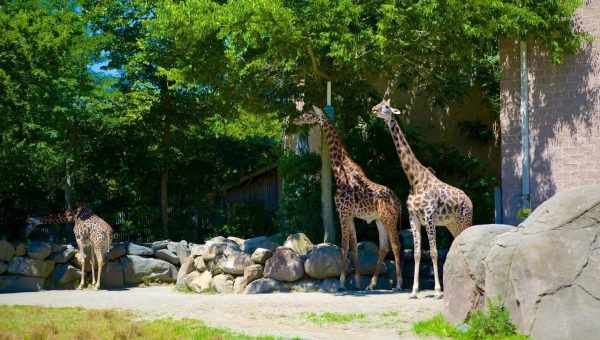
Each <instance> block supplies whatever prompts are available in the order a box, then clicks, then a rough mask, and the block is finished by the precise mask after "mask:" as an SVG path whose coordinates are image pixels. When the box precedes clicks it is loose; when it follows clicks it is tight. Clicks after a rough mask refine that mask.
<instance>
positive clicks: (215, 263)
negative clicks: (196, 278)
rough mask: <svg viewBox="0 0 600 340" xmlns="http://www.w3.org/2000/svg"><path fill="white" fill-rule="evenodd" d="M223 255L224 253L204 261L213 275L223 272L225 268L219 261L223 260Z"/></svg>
mask: <svg viewBox="0 0 600 340" xmlns="http://www.w3.org/2000/svg"><path fill="white" fill-rule="evenodd" d="M222 257H223V255H219V256H218V257H216V258H215V259H214V260H212V261H204V263H206V269H208V271H210V272H211V273H212V274H213V275H219V274H223V269H221V267H220V266H219V261H221V258H222Z"/></svg>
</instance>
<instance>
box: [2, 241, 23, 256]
mask: <svg viewBox="0 0 600 340" xmlns="http://www.w3.org/2000/svg"><path fill="white" fill-rule="evenodd" d="M0 247H1V246H0ZM0 252H2V251H1V250H0ZM25 254H27V247H25V245H24V244H23V243H19V244H17V246H16V247H15V256H25Z"/></svg>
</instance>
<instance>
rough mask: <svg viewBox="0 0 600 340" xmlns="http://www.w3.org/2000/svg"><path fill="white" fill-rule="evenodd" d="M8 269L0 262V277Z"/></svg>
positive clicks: (6, 265)
mask: <svg viewBox="0 0 600 340" xmlns="http://www.w3.org/2000/svg"><path fill="white" fill-rule="evenodd" d="M7 269H8V264H6V263H4V262H0V275H2V274H4V272H5V271H6V270H7Z"/></svg>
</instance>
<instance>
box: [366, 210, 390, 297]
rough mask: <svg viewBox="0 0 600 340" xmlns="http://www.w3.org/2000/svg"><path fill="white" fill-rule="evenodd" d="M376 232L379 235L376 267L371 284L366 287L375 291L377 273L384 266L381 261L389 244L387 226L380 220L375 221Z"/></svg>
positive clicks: (387, 250)
mask: <svg viewBox="0 0 600 340" xmlns="http://www.w3.org/2000/svg"><path fill="white" fill-rule="evenodd" d="M375 223H376V224H377V231H378V233H379V257H378V258H377V265H376V266H375V272H374V273H373V277H371V283H370V284H369V286H367V290H371V289H375V286H377V279H378V278H379V271H380V270H381V267H382V266H383V265H384V264H383V261H384V259H385V256H386V255H387V253H388V252H389V244H390V241H389V239H388V226H386V224H385V222H383V221H382V220H376V221H375Z"/></svg>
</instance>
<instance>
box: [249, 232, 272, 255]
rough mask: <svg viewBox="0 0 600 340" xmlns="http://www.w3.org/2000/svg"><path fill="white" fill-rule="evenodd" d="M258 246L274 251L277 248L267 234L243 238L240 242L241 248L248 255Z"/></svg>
mask: <svg viewBox="0 0 600 340" xmlns="http://www.w3.org/2000/svg"><path fill="white" fill-rule="evenodd" d="M258 248H263V249H268V250H270V251H274V250H275V249H276V248H277V244H276V243H275V242H273V241H272V240H271V239H270V238H269V237H267V236H257V237H253V238H249V239H247V240H244V243H243V244H242V250H243V251H244V253H246V254H248V255H252V254H253V253H254V251H255V250H256V249H258Z"/></svg>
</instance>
